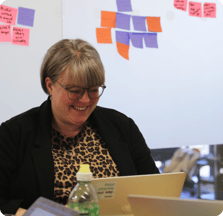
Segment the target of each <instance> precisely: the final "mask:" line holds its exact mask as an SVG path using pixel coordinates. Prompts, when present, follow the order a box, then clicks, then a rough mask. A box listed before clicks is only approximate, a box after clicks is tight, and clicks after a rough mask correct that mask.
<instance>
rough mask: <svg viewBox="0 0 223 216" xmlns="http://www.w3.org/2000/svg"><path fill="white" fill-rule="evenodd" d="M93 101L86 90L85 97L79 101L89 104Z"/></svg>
mask: <svg viewBox="0 0 223 216" xmlns="http://www.w3.org/2000/svg"><path fill="white" fill-rule="evenodd" d="M90 100H91V99H90V98H89V96H88V92H87V90H85V92H84V95H83V96H82V97H81V98H80V99H79V101H81V102H89V101H90Z"/></svg>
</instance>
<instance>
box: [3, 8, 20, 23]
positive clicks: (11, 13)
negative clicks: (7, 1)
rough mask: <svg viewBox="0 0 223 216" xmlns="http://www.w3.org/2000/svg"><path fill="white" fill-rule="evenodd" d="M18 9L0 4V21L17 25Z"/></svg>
mask: <svg viewBox="0 0 223 216" xmlns="http://www.w3.org/2000/svg"><path fill="white" fill-rule="evenodd" d="M17 13H18V9H16V8H12V7H8V6H5V5H0V22H3V23H7V24H10V25H15V23H16V18H17Z"/></svg>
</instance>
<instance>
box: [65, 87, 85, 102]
mask: <svg viewBox="0 0 223 216" xmlns="http://www.w3.org/2000/svg"><path fill="white" fill-rule="evenodd" d="M83 91H84V90H83V89H81V88H77V87H73V88H71V89H70V90H69V92H68V94H69V98H70V99H71V100H76V99H78V98H79V97H80V96H81V94H82V92H83Z"/></svg>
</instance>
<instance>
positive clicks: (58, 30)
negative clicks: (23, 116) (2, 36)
mask: <svg viewBox="0 0 223 216" xmlns="http://www.w3.org/2000/svg"><path fill="white" fill-rule="evenodd" d="M3 5H6V6H9V7H12V8H16V9H18V7H24V8H28V9H34V10H35V14H34V23H33V27H30V26H25V25H20V24H17V22H16V25H14V26H15V27H21V28H27V29H30V40H29V46H27V47H26V46H20V45H13V44H12V43H8V42H7V43H3V42H0V63H1V69H0V89H1V90H0V110H1V111H0V124H1V123H2V122H4V121H6V120H8V119H10V118H12V117H13V116H15V115H18V114H20V113H22V112H25V111H26V110H28V109H31V108H33V107H36V106H40V105H41V103H43V101H44V100H46V99H47V95H46V94H45V93H44V92H43V90H42V88H41V84H40V66H41V63H42V59H43V57H44V55H45V53H46V51H47V49H48V48H49V47H50V46H52V45H53V44H54V43H56V42H57V41H59V40H61V39H62V0H47V1H44V0H7V1H5V2H3ZM0 25H7V24H5V23H3V22H0ZM14 26H12V27H14Z"/></svg>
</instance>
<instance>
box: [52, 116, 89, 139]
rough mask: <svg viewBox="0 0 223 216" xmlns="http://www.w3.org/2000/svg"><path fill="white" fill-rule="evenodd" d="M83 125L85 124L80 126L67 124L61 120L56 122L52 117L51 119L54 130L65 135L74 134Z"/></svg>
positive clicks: (71, 135) (70, 135)
mask: <svg viewBox="0 0 223 216" xmlns="http://www.w3.org/2000/svg"><path fill="white" fill-rule="evenodd" d="M84 125H85V124H82V125H81V126H76V125H67V124H64V123H62V122H60V123H58V122H57V121H56V120H55V119H54V118H53V121H52V127H53V128H54V129H55V130H56V131H59V132H60V133H61V134H63V135H65V136H67V137H73V136H76V135H77V134H78V133H79V132H80V131H81V129H82V128H83V126H84Z"/></svg>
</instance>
